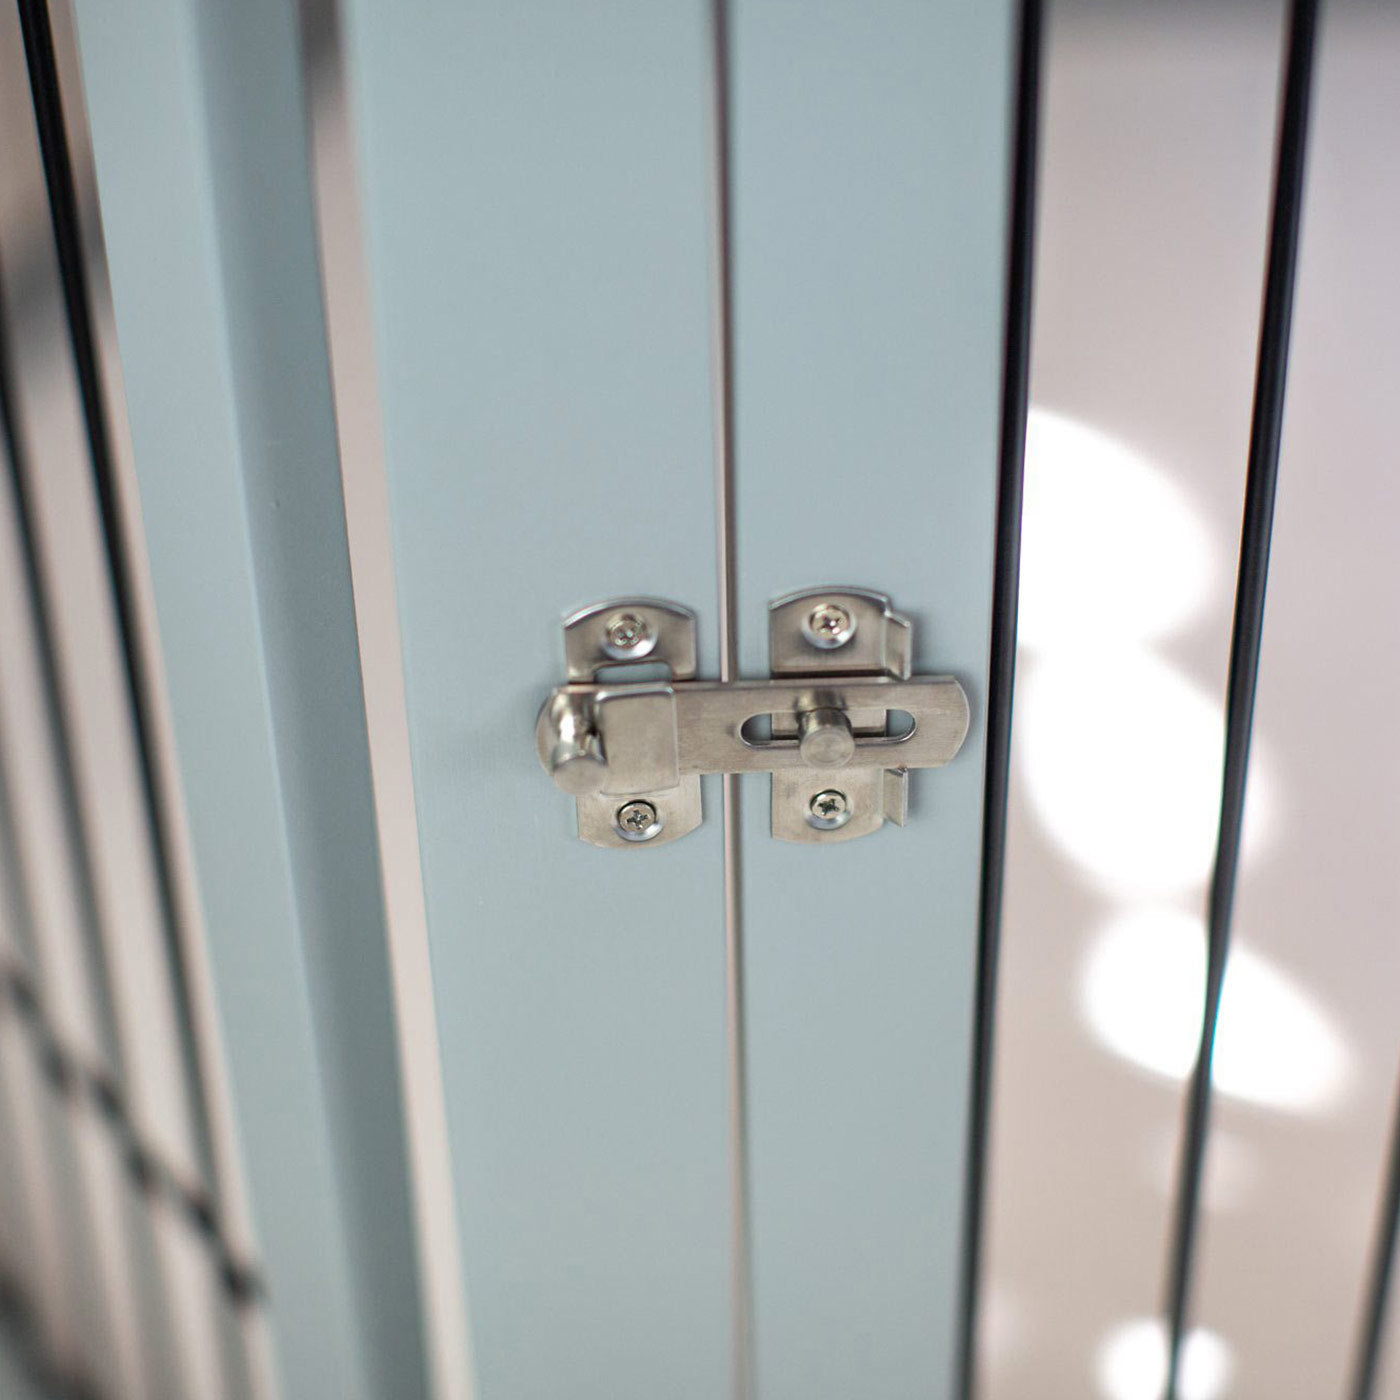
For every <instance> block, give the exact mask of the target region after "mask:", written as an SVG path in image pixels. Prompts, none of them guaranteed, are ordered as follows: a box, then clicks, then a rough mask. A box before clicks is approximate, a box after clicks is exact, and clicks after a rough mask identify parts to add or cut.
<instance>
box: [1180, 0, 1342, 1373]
mask: <svg viewBox="0 0 1400 1400" xmlns="http://www.w3.org/2000/svg"><path fill="white" fill-rule="evenodd" d="M1318 8H1319V0H1293V4H1292V9H1291V15H1290V19H1289V29H1288V47H1287V57H1286V60H1285V68H1284V80H1283V98H1282V110H1281V115H1280V118H1279V128H1278V153H1277V158H1276V163H1275V169H1274V194H1273V210H1272V215H1271V220H1270V229H1269V254H1268V266H1267V269H1266V271H1265V277H1264V304H1263V314H1262V317H1261V319H1260V327H1259V355H1258V361H1257V364H1256V368H1255V381H1254V411H1253V418H1252V421H1251V424H1250V438H1249V467H1248V472H1247V476H1246V481H1245V497H1244V520H1243V525H1242V529H1241V534H1240V562H1239V580H1238V583H1237V585H1236V590H1235V619H1234V629H1233V633H1232V636H1231V641H1230V673H1229V685H1228V690H1227V694H1226V702H1225V764H1224V776H1223V781H1222V784H1221V798H1220V831H1219V838H1218V841H1217V844H1216V849H1215V866H1214V869H1213V871H1212V874H1211V882H1210V897H1209V903H1208V908H1207V925H1206V937H1207V942H1206V986H1205V1007H1204V1013H1203V1015H1202V1019H1201V1040H1200V1048H1199V1050H1198V1052H1197V1056H1196V1067H1195V1070H1194V1072H1193V1073H1192V1076H1191V1083H1190V1087H1189V1090H1188V1093H1187V1103H1186V1133H1185V1137H1184V1139H1183V1142H1182V1151H1181V1159H1180V1162H1179V1165H1178V1171H1177V1191H1176V1201H1175V1209H1174V1214H1173V1221H1172V1242H1171V1252H1170V1259H1169V1265H1168V1268H1169V1272H1168V1279H1167V1320H1168V1329H1169V1330H1168V1336H1169V1343H1168V1350H1167V1377H1166V1388H1165V1395H1166V1400H1177V1393H1178V1383H1179V1378H1180V1372H1181V1350H1182V1341H1183V1338H1184V1336H1185V1331H1186V1320H1187V1311H1188V1308H1189V1305H1190V1290H1191V1270H1192V1262H1193V1255H1194V1251H1195V1244H1196V1235H1197V1226H1198V1224H1199V1217H1200V1204H1201V1181H1202V1176H1203V1170H1204V1163H1205V1150H1206V1140H1207V1138H1208V1136H1209V1132H1210V1107H1211V1063H1212V1059H1213V1056H1214V1053H1215V1033H1216V1027H1217V1024H1218V1022H1219V1019H1220V995H1221V992H1222V990H1223V988H1224V985H1225V964H1226V960H1227V958H1228V955H1229V950H1230V924H1231V919H1232V917H1233V914H1234V905H1235V883H1236V877H1237V875H1238V872H1239V858H1240V837H1241V833H1242V830H1243V826H1244V801H1245V788H1246V780H1247V778H1248V773H1249V744H1250V737H1251V732H1252V729H1253V725H1254V697H1255V689H1256V685H1257V682H1258V678H1259V648H1260V641H1261V638H1262V636H1263V631H1264V597H1265V592H1266V588H1267V584H1268V576H1269V544H1270V540H1271V537H1272V533H1273V521H1274V498H1275V494H1276V490H1277V486H1278V460H1279V446H1280V443H1281V441H1282V437H1283V407H1284V392H1285V387H1286V382H1287V377H1288V341H1289V331H1290V329H1291V326H1292V319H1293V288H1294V283H1295V281H1296V276H1297V267H1298V235H1299V228H1300V225H1301V222H1302V211H1303V174H1304V165H1305V160H1306V154H1307V135H1308V107H1309V101H1310V97H1311V91H1312V75H1313V55H1314V51H1315V49H1316V37H1317V21H1318Z"/></svg>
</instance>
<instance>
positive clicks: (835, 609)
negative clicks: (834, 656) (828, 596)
mask: <svg viewBox="0 0 1400 1400" xmlns="http://www.w3.org/2000/svg"><path fill="white" fill-rule="evenodd" d="M855 634H856V620H855V618H853V617H852V616H851V613H850V609H849V608H843V607H842V606H841V604H840V603H818V604H817V606H816V607H815V608H813V609H812V611H811V612H809V613H808V614H807V620H806V621H805V622H804V623H803V624H802V635H803V636H804V637H806V638H807V640H808V641H809V642H811V644H812V645H813V646H814V647H817V648H818V649H820V650H821V651H835V650H836V648H837V647H843V646H845V645H846V643H847V642H849V641H850V640H851V638H852V637H854V636H855Z"/></svg>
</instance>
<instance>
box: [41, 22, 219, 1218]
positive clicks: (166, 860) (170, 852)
mask: <svg viewBox="0 0 1400 1400" xmlns="http://www.w3.org/2000/svg"><path fill="white" fill-rule="evenodd" d="M18 5H19V16H20V26H21V29H22V31H23V35H24V55H25V62H26V63H27V65H28V68H29V86H30V93H31V96H32V98H33V105H34V121H35V126H36V127H37V129H38V134H39V150H40V155H41V158H42V161H43V168H44V184H45V187H46V190H47V193H48V204H49V221H50V225H51V227H52V230H53V239H54V247H55V250H56V252H57V256H58V270H59V278H60V281H61V284H62V288H63V307H64V312H65V314H66V316H67V320H68V335H69V343H70V347H71V350H72V355H73V365H74V369H75V371H76V374H77V380H78V391H79V395H80V397H81V400H82V407H83V422H84V425H85V427H86V432H87V442H88V453H89V458H90V461H91V463H92V475H93V483H94V486H95V488H96V494H97V502H98V510H99V514H100V517H101V523H102V535H103V541H104V544H105V547H106V561H107V574H108V579H109V582H110V585H111V590H112V598H113V602H114V605H115V609H116V619H117V631H118V634H119V638H120V643H121V655H122V669H123V677H124V680H125V682H126V691H127V696H128V700H129V703H130V709H131V715H132V728H133V732H134V735H135V740H136V750H137V761H138V767H139V769H140V781H141V795H142V800H143V805H144V808H145V812H146V820H147V826H148V831H149V836H150V841H151V849H152V852H153V855H154V865H155V873H156V885H157V894H158V898H159V901H160V912H161V922H162V926H163V931H164V935H165V944H166V951H167V957H168V959H169V966H170V975H171V981H172V983H173V991H174V1001H175V1012H176V1020H177V1024H178V1026H179V1033H180V1039H181V1042H182V1046H183V1050H184V1059H185V1063H186V1065H187V1066H189V1073H188V1074H187V1075H186V1080H187V1087H188V1092H189V1095H190V1101H191V1109H192V1111H193V1118H194V1124H195V1136H196V1146H197V1149H198V1151H199V1154H200V1156H201V1158H202V1165H203V1167H204V1171H205V1173H206V1178H207V1180H208V1182H209V1185H210V1188H211V1190H212V1191H213V1193H214V1195H215V1196H216V1198H217V1197H218V1196H219V1186H218V1176H217V1162H216V1159H215V1153H214V1147H213V1121H212V1116H211V1111H210V1107H209V1102H208V1094H207V1092H206V1088H205V1085H206V1083H207V1080H206V1074H207V1072H208V1066H207V1065H206V1064H205V1063H204V1055H203V1052H202V1049H201V1044H200V1040H199V1036H198V1034H197V1030H196V1026H195V1014H194V1003H193V998H192V994H191V991H190V978H189V971H188V968H187V966H186V960H185V945H184V933H185V931H184V930H183V929H182V920H181V917H180V905H179V898H178V895H177V893H176V888H175V859H174V840H173V836H172V824H171V815H170V813H169V811H168V810H167V806H166V803H165V801H164V799H163V797H162V795H161V788H160V781H159V770H158V767H157V764H158V762H159V759H158V757H157V754H156V745H155V739H154V735H155V720H154V716H153V714H152V710H151V701H150V697H149V694H148V691H147V682H148V679H149V677H150V676H151V675H152V670H151V667H150V665H149V662H148V659H147V657H146V656H145V654H144V646H143V640H142V635H141V626H140V620H139V616H138V610H137V606H136V600H135V597H134V594H133V587H132V578H133V574H132V565H131V557H130V551H129V545H128V540H127V535H126V530H125V528H124V526H123V522H122V514H121V501H120V497H119V494H118V485H117V473H116V465H115V462H114V460H113V454H112V445H111V444H112V438H111V431H110V422H109V418H108V413H107V406H106V401H105V398H104V395H103V390H102V376H101V372H100V369H99V359H98V350H97V337H96V334H95V332H94V329H93V324H92V300H91V294H90V288H89V285H88V276H87V264H86V261H85V259H84V256H83V240H82V225H81V222H80V219H79V214H78V196H77V183H76V181H75V178H74V174H73V159H72V153H71V150H70V148H69V143H68V128H67V125H66V123H65V121H64V113H63V96H62V92H61V90H60V87H59V79H58V63H57V59H56V57H55V51H54V39H53V27H52V24H51V22H50V19H49V11H48V4H47V0H18Z"/></svg>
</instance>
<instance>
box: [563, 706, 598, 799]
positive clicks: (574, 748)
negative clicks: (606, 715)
mask: <svg viewBox="0 0 1400 1400" xmlns="http://www.w3.org/2000/svg"><path fill="white" fill-rule="evenodd" d="M549 723H550V726H551V727H552V729H553V731H554V743H553V744H552V745H551V746H550V750H549V776H550V777H551V778H553V779H554V781H555V782H556V783H558V784H559V786H560V787H561V788H563V789H564V791H565V792H572V793H573V794H575V796H577V795H578V794H579V793H584V792H601V791H602V789H603V781H604V779H605V777H606V776H607V771H608V769H607V761H606V759H605V758H604V756H603V741H602V739H601V738H599V736H598V731H597V730H596V729H595V728H594V727H593V716H592V714H591V712H590V709H589V706H588V705H587V703H586V702H584V701H582V700H580V699H579V698H578V697H577V696H574V695H569V694H566V693H560V694H556V695H555V696H554V698H553V699H552V700H551V701H550V704H549Z"/></svg>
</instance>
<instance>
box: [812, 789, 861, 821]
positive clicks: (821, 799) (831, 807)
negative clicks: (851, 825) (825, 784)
mask: <svg viewBox="0 0 1400 1400" xmlns="http://www.w3.org/2000/svg"><path fill="white" fill-rule="evenodd" d="M851 812H852V807H851V800H850V798H848V797H847V796H846V794H845V793H844V792H837V790H836V789H835V788H827V789H826V790H825V791H823V792H819V793H818V794H817V795H816V796H815V797H814V798H813V799H812V800H811V801H810V802H809V803H808V804H807V825H808V826H814V827H816V829H817V830H818V831H835V830H836V828H837V827H838V826H845V825H846V823H847V822H848V821H850V819H851Z"/></svg>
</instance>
